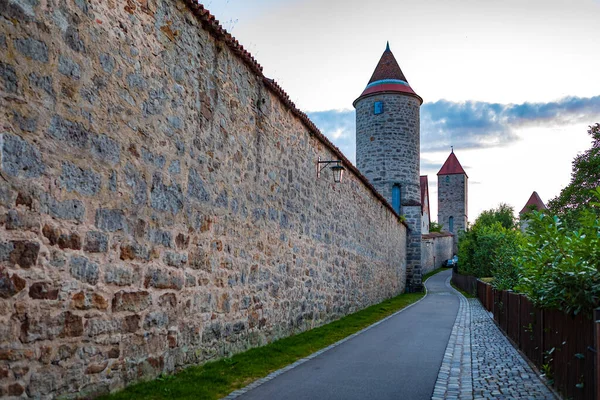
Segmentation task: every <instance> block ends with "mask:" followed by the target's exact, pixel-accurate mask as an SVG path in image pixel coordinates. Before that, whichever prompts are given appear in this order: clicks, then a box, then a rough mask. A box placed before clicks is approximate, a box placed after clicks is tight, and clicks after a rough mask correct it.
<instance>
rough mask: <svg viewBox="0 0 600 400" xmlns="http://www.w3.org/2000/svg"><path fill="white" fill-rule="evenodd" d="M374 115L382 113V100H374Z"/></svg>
mask: <svg viewBox="0 0 600 400" xmlns="http://www.w3.org/2000/svg"><path fill="white" fill-rule="evenodd" d="M374 111H375V115H377V114H383V101H376V102H375V110H374Z"/></svg>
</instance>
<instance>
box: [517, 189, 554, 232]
mask: <svg viewBox="0 0 600 400" xmlns="http://www.w3.org/2000/svg"><path fill="white" fill-rule="evenodd" d="M546 209H547V208H546V205H545V204H544V202H543V201H542V199H541V198H540V195H539V194H538V193H537V192H536V191H535V190H534V191H533V193H532V194H531V196H530V197H529V200H527V203H525V206H524V207H523V209H522V210H521V211H519V221H520V222H521V231H522V232H523V233H525V231H527V227H528V226H529V221H528V220H527V213H529V212H531V211H539V212H544V211H545V210H546Z"/></svg>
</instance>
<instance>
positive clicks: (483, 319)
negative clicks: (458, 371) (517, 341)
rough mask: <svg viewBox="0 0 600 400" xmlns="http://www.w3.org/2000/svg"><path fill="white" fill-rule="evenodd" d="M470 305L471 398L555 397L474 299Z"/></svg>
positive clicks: (470, 301)
mask: <svg viewBox="0 0 600 400" xmlns="http://www.w3.org/2000/svg"><path fill="white" fill-rule="evenodd" d="M469 305H470V308H471V318H472V320H471V349H472V353H473V397H474V398H475V399H556V397H555V396H554V394H553V393H552V392H551V391H550V389H548V387H546V385H544V383H543V382H542V381H541V379H540V378H539V377H538V376H537V374H536V373H535V372H534V371H533V370H532V369H531V367H530V366H529V364H527V362H526V361H525V360H524V359H523V357H522V356H521V355H520V354H519V352H518V351H517V350H516V349H515V348H514V347H513V346H512V344H511V343H510V342H509V341H508V339H507V338H506V336H504V334H503V333H502V332H501V331H500V329H498V327H497V326H496V324H495V323H494V321H493V320H492V318H491V317H490V314H489V313H488V312H487V311H486V310H485V309H484V308H483V307H482V305H481V303H480V302H479V300H477V299H469Z"/></svg>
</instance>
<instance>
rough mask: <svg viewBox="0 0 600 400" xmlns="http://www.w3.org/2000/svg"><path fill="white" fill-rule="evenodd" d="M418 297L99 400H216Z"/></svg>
mask: <svg viewBox="0 0 600 400" xmlns="http://www.w3.org/2000/svg"><path fill="white" fill-rule="evenodd" d="M433 272H434V271H433ZM438 272H439V271H438ZM424 295H425V294H424V293H405V294H401V295H399V296H396V297H394V298H392V299H389V300H386V301H384V302H382V303H379V304H375V305H373V306H370V307H368V308H366V309H364V310H361V311H358V312H356V313H354V314H350V315H348V316H346V317H343V318H341V319H339V320H337V321H334V322H331V323H329V324H327V325H323V326H321V327H319V328H315V329H311V330H310V331H306V332H303V333H300V334H297V335H293V336H290V337H287V338H284V339H280V340H278V341H276V342H273V343H271V344H268V345H266V346H263V347H258V348H254V349H250V350H248V351H245V352H243V353H240V354H236V355H234V356H232V357H231V358H224V359H221V360H218V361H214V362H208V363H206V364H203V365H201V366H193V367H189V368H186V369H185V370H183V371H181V372H180V373H178V374H175V375H170V376H166V377H160V378H158V379H156V380H153V381H149V382H143V383H139V384H136V385H133V386H130V387H128V388H126V389H124V390H123V391H121V392H118V393H115V394H113V395H108V396H104V397H103V399H114V400H117V399H134V398H135V399H173V398H178V399H219V398H222V397H224V396H226V395H227V394H229V393H231V392H232V391H234V390H236V389H240V388H242V387H244V386H246V385H248V384H249V383H251V382H253V381H255V380H256V379H260V378H262V377H265V376H267V375H268V374H270V373H271V372H273V371H276V370H278V369H280V368H283V367H285V366H286V365H289V364H291V363H293V362H295V361H297V360H299V359H300V358H304V357H306V356H308V355H310V354H312V353H314V352H315V351H318V350H320V349H322V348H324V347H327V346H329V345H330V344H333V343H335V342H337V341H339V340H341V339H343V338H345V337H347V336H349V335H351V334H353V333H355V332H358V331H359V330H361V329H363V328H366V327H367V326H369V325H371V324H373V323H375V322H377V321H379V320H381V319H383V318H385V317H387V316H389V315H391V314H393V313H395V312H396V311H399V310H401V309H403V308H405V307H407V306H408V305H410V304H412V303H414V302H416V301H417V300H419V299H421V298H422V297H423V296H424Z"/></svg>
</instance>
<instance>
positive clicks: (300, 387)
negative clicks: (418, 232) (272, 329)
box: [232, 271, 459, 400]
mask: <svg viewBox="0 0 600 400" xmlns="http://www.w3.org/2000/svg"><path fill="white" fill-rule="evenodd" d="M448 274H449V271H445V272H443V273H440V274H437V275H435V276H433V277H432V278H431V279H429V281H428V282H427V289H428V294H427V296H426V297H425V298H424V299H423V300H421V301H420V302H418V303H416V304H415V305H413V306H411V307H410V308H407V309H404V310H403V311H401V312H399V313H397V314H395V315H393V316H392V317H390V318H388V319H387V320H385V321H384V322H382V323H380V324H378V325H376V326H374V327H372V328H370V329H367V330H366V331H364V332H363V333H361V334H359V335H357V336H354V337H353V338H351V339H350V340H347V341H345V342H343V343H342V344H340V345H339V346H335V347H333V348H332V349H330V350H328V351H326V352H324V353H321V354H319V355H317V356H316V357H314V358H313V359H311V360H308V361H306V362H304V363H302V364H299V365H297V366H295V368H292V369H289V370H288V371H287V372H285V373H282V374H279V375H278V376H277V377H276V378H274V379H268V378H267V379H266V380H265V381H266V382H264V383H262V384H261V385H260V386H258V387H256V388H254V389H252V390H249V391H247V392H246V393H245V394H242V395H241V397H240V399H244V400H250V399H261V400H264V399H327V400H334V399H361V400H362V399H411V400H419V399H423V400H425V399H427V400H429V399H430V398H431V393H432V392H433V387H434V385H435V381H436V378H437V375H438V371H439V368H440V365H441V363H442V358H443V356H444V350H445V348H446V344H447V343H448V339H449V337H450V333H451V332H452V326H453V325H454V321H455V320H456V315H457V312H458V305H459V299H458V297H457V296H456V295H455V294H454V293H453V291H452V289H451V288H448V287H447V286H446V285H445V281H446V278H447V277H448ZM276 375H277V374H276ZM243 391H244V390H242V391H239V392H237V393H234V394H233V395H234V396H235V395H238V394H241V392H243ZM232 397H233V396H232Z"/></svg>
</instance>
